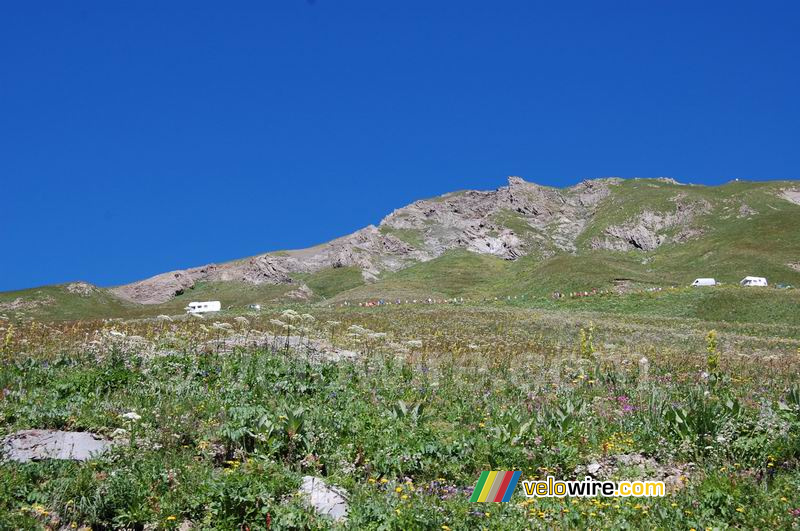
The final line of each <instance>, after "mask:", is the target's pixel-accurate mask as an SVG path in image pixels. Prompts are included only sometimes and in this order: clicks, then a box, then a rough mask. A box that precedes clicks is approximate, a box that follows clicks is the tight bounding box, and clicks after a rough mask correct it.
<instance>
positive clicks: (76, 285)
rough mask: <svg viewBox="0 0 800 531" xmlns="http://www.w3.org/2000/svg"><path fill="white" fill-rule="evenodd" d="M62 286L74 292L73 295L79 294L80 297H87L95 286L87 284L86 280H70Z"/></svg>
mask: <svg viewBox="0 0 800 531" xmlns="http://www.w3.org/2000/svg"><path fill="white" fill-rule="evenodd" d="M64 288H65V289H66V290H67V291H68V292H70V293H74V294H75V295H80V296H81V297H89V296H90V295H92V294H93V293H94V292H95V291H97V288H96V287H94V286H92V285H91V284H89V283H88V282H70V283H69V284H67V285H66V286H64Z"/></svg>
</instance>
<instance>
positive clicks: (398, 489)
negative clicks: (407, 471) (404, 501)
mask: <svg viewBox="0 0 800 531" xmlns="http://www.w3.org/2000/svg"><path fill="white" fill-rule="evenodd" d="M394 491H395V492H397V493H398V494H399V493H401V492H403V487H396V488H395V489H394Z"/></svg>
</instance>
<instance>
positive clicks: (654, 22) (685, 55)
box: [0, 0, 800, 290]
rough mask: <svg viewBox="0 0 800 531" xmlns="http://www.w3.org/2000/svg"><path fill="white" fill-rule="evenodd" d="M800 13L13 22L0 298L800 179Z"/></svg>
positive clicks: (84, 13) (224, 10) (488, 6)
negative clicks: (645, 181)
mask: <svg viewBox="0 0 800 531" xmlns="http://www.w3.org/2000/svg"><path fill="white" fill-rule="evenodd" d="M798 23H800V3H799V2H796V1H786V2H765V1H762V2H755V1H753V2H735V1H730V0H729V1H725V2H707V1H702V2H698V1H692V2H679V1H674V0H670V1H640V0H639V1H634V2H610V1H609V2H597V1H589V2H535V1H532V0H520V1H503V0H498V1H491V2H490V1H485V0H483V1H477V0H459V1H431V0H420V1H416V0H402V1H400V0H380V1H376V0H359V1H356V0H316V1H314V2H310V1H308V0H270V1H257V2H255V1H254V2H247V1H241V2H239V1H237V2H218V1H215V2H206V1H199V0H192V1H186V2H181V1H175V0H171V1H168V2H163V1H159V2H153V1H136V2H109V1H107V0H102V1H93V2H89V1H80V0H76V1H69V2H64V1H52V2H37V1H30V2H28V1H19V2H5V3H3V5H2V7H0V197H2V202H0V205H2V206H1V208H2V215H1V216H0V245H1V247H0V249H2V250H0V290H8V289H14V288H23V287H31V286H36V285H41V284H49V283H56V282H64V281H69V280H77V279H83V280H87V281H90V282H94V283H97V284H99V285H114V284H119V283H123V282H128V281H132V280H136V279H140V278H143V277H147V276H149V275H152V274H156V273H159V272H163V271H167V270H171V269H178V268H183V267H189V266H194V265H201V264H205V263H209V262H220V261H224V260H228V259H233V258H238V257H243V256H248V255H253V254H257V253H260V252H264V251H269V250H276V249H284V248H297V247H304V246H308V245H312V244H316V243H319V242H323V241H326V240H329V239H332V238H334V237H336V236H340V235H343V234H346V233H349V232H352V231H353V230H356V229H358V228H360V227H363V226H365V225H368V224H370V223H378V222H379V221H380V219H381V218H382V217H383V216H384V215H386V214H388V213H389V212H391V210H393V209H394V208H397V207H400V206H403V205H404V204H407V203H409V202H411V201H413V200H415V199H418V198H422V197H428V196H432V195H436V194H440V193H443V192H447V191H451V190H456V189H464V188H478V189H491V188H496V187H497V186H500V185H502V184H504V182H505V177H506V176H507V175H521V176H523V177H525V178H526V179H528V180H533V181H536V182H539V183H543V184H549V185H559V186H560V185H569V184H573V183H575V182H577V181H579V180H581V179H584V178H591V177H599V176H609V175H618V176H623V177H631V176H673V177H676V178H678V179H679V180H684V181H688V182H696V183H709V184H713V183H720V182H724V181H726V180H728V179H732V178H734V177H738V178H747V179H776V178H779V179H792V178H798V177H800V104H799V103H798V94H800V86H798V85H799V82H800V36H799V35H800V33H798Z"/></svg>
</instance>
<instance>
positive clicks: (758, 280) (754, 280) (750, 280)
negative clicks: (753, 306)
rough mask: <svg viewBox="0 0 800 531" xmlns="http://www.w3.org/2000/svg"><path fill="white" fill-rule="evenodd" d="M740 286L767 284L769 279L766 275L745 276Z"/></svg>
mask: <svg viewBox="0 0 800 531" xmlns="http://www.w3.org/2000/svg"><path fill="white" fill-rule="evenodd" d="M739 285H740V286H766V285H767V279H766V278H764V277H744V278H743V279H742V281H741V282H739Z"/></svg>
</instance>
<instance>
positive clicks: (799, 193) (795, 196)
mask: <svg viewBox="0 0 800 531" xmlns="http://www.w3.org/2000/svg"><path fill="white" fill-rule="evenodd" d="M779 196H780V197H781V198H783V199H786V200H787V201H789V202H790V203H794V204H795V205H800V189H797V188H795V189H791V188H786V189H784V190H781V193H780V194H779Z"/></svg>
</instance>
